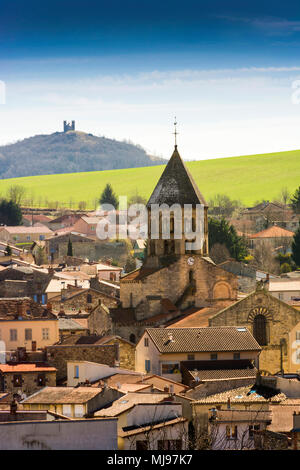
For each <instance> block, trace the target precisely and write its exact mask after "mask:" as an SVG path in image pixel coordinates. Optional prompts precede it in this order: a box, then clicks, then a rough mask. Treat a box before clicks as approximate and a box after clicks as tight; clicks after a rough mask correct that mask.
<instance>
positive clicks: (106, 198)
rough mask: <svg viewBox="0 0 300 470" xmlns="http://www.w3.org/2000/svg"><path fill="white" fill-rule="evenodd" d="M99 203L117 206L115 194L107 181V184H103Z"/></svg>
mask: <svg viewBox="0 0 300 470" xmlns="http://www.w3.org/2000/svg"><path fill="white" fill-rule="evenodd" d="M99 203H100V204H101V206H102V205H103V204H111V205H112V206H114V208H115V209H117V208H118V199H117V196H116V194H115V193H114V191H113V188H112V187H111V185H110V184H109V183H107V185H106V186H105V188H104V190H103V192H102V194H101V196H100V199H99Z"/></svg>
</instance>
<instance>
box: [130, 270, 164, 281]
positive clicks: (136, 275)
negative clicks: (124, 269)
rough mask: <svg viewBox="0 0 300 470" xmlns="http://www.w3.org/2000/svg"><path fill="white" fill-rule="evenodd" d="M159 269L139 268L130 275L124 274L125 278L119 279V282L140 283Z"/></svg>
mask: <svg viewBox="0 0 300 470" xmlns="http://www.w3.org/2000/svg"><path fill="white" fill-rule="evenodd" d="M159 269H161V268H144V267H142V268H139V269H136V270H135V271H132V272H131V273H128V274H125V276H122V277H121V282H127V281H141V280H142V279H144V278H145V277H147V276H150V275H151V274H153V273H155V272H156V271H159Z"/></svg>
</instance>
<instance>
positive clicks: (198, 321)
mask: <svg viewBox="0 0 300 470" xmlns="http://www.w3.org/2000/svg"><path fill="white" fill-rule="evenodd" d="M234 302H235V301H234V300H232V301H231V300H228V301H222V302H216V303H215V304H214V305H212V306H210V307H203V308H197V307H191V308H189V309H187V310H185V312H184V315H183V316H182V317H181V318H179V319H175V320H171V321H169V322H168V324H167V325H168V326H167V328H188V327H205V326H209V319H210V318H211V317H212V316H213V315H215V314H216V313H218V312H219V311H220V310H222V309H224V308H225V307H228V306H229V305H231V304H233V303H234Z"/></svg>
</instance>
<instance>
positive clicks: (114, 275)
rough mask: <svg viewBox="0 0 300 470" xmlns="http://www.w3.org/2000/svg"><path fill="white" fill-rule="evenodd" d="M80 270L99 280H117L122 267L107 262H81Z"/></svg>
mask: <svg viewBox="0 0 300 470" xmlns="http://www.w3.org/2000/svg"><path fill="white" fill-rule="evenodd" d="M80 270H81V271H82V272H85V273H87V274H89V275H90V276H93V277H97V278H98V279H99V281H100V280H106V281H114V282H119V280H120V275H121V272H122V270H123V268H120V267H119V266H113V265H112V264H109V263H90V264H82V265H81V267H80Z"/></svg>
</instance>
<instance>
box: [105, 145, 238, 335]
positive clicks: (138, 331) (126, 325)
mask: <svg viewBox="0 0 300 470" xmlns="http://www.w3.org/2000/svg"><path fill="white" fill-rule="evenodd" d="M155 205H158V206H159V207H161V206H163V205H166V206H167V207H170V208H171V220H170V230H169V238H168V239H166V238H165V236H163V222H164V221H163V217H160V218H159V230H158V236H157V237H156V238H155V239H153V237H152V236H151V235H152V233H151V207H154V206H155ZM174 205H175V206H176V207H177V208H178V207H180V208H182V221H181V224H180V225H181V227H182V228H181V231H182V233H181V237H178V236H175V229H174V215H173V219H172V207H174ZM187 205H188V207H189V208H191V214H192V217H191V220H192V225H193V231H194V232H193V233H195V230H196V235H197V236H198V235H199V237H198V238H199V239H201V240H202V242H201V244H200V245H199V244H198V245H197V244H196V247H195V248H193V244H191V242H192V241H193V240H190V239H187V237H186V233H185V230H184V227H185V220H184V216H185V211H184V209H185V207H187ZM197 207H200V208H201V209H202V210H201V212H200V214H201V218H200V223H196V221H195V217H196V210H197ZM207 210H208V206H207V203H206V201H205V199H204V197H203V195H202V194H201V192H200V191H199V188H198V187H197V185H196V183H195V181H194V179H193V177H192V175H191V174H190V172H189V170H188V169H187V167H186V165H185V164H184V162H183V160H182V159H181V156H180V154H179V152H178V149H177V145H176V144H175V148H174V151H173V154H172V156H171V158H170V160H169V162H168V164H167V166H166V168H165V170H164V171H163V173H162V175H161V177H160V179H159V181H158V183H157V185H156V187H155V189H154V191H153V193H152V195H151V197H150V199H149V201H148V203H147V211H148V222H149V223H148V240H147V255H146V257H145V260H144V263H143V265H142V266H141V268H139V269H136V270H135V271H133V272H131V273H129V274H127V275H125V276H123V277H122V278H121V280H120V306H119V307H117V308H111V309H110V316H111V320H112V332H113V333H114V334H117V335H120V336H122V337H123V338H126V339H128V340H130V341H132V342H136V341H137V340H138V339H139V338H140V336H141V335H142V334H143V331H144V329H145V328H146V327H149V326H166V325H167V323H168V322H170V321H173V320H174V319H180V318H182V317H185V316H186V315H188V314H189V313H193V312H196V311H197V312H199V315H198V317H199V318H200V320H201V310H202V309H203V311H205V312H206V316H207V310H209V311H210V313H211V314H212V313H213V312H215V313H216V312H217V311H220V310H221V309H222V308H225V307H226V306H227V305H229V304H231V303H233V302H234V301H235V300H236V299H237V289H238V286H237V278H236V276H235V275H234V274H232V273H229V272H227V271H225V270H223V269H221V268H220V267H218V266H216V265H215V263H214V262H213V261H212V260H211V259H210V258H209V246H208V219H207ZM198 232H199V233H198ZM195 238H197V237H195ZM191 246H192V248H191Z"/></svg>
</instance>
